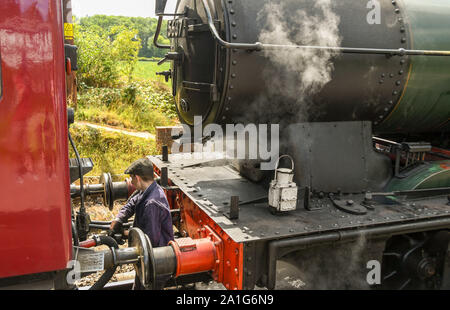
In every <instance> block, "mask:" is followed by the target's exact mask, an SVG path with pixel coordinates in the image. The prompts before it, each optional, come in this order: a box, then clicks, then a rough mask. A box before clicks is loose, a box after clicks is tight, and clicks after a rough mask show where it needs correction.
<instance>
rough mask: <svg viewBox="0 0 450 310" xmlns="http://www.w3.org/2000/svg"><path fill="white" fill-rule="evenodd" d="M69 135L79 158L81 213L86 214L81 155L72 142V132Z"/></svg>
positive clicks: (71, 142)
mask: <svg viewBox="0 0 450 310" xmlns="http://www.w3.org/2000/svg"><path fill="white" fill-rule="evenodd" d="M68 135H69V141H70V144H71V145H72V148H73V151H74V152H75V157H76V158H77V163H78V172H79V174H80V200H81V206H80V213H82V212H85V208H84V188H83V186H84V184H83V183H84V182H83V170H82V168H83V167H82V166H81V158H80V154H79V153H78V150H77V147H76V146H75V143H74V142H73V140H72V136H71V134H70V130H69V131H68Z"/></svg>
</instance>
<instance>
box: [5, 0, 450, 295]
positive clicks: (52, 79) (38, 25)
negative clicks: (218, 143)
mask: <svg viewBox="0 0 450 310" xmlns="http://www.w3.org/2000/svg"><path fill="white" fill-rule="evenodd" d="M368 4H370V5H372V6H370V5H368ZM165 6H166V1H163V0H159V1H156V14H157V15H158V16H159V23H158V28H157V31H156V34H155V38H154V43H155V45H156V46H157V47H159V48H164V49H167V51H168V52H167V55H166V58H165V59H164V60H162V61H161V62H165V61H170V62H171V63H172V65H171V69H170V71H167V72H161V73H160V74H161V75H164V76H166V78H167V80H169V79H171V80H172V91H173V95H174V98H175V102H176V108H177V111H178V115H179V118H180V120H181V121H182V123H183V124H185V126H184V129H185V131H189V130H190V129H194V128H195V127H196V126H198V125H199V124H198V120H201V122H200V123H201V125H200V126H201V127H202V128H205V127H207V126H208V125H211V124H217V125H221V126H227V124H238V123H240V124H243V125H249V124H253V123H257V124H277V125H279V128H280V131H279V132H280V153H281V154H283V155H284V156H281V157H280V159H279V161H278V163H279V164H280V166H282V165H284V164H285V162H284V160H285V158H290V159H291V162H292V166H291V167H290V168H278V166H276V167H273V169H272V170H271V171H266V170H264V169H262V165H263V164H264V161H265V159H264V158H256V159H251V160H250V159H247V158H245V159H239V160H234V159H233V160H232V159H227V158H226V157H225V158H221V159H203V158H196V157H195V156H191V157H189V156H188V157H187V156H185V155H186V153H183V154H171V155H169V152H168V147H167V146H166V147H163V150H162V155H158V156H150V158H151V159H152V161H153V163H154V168H155V172H156V174H157V175H158V177H159V178H160V179H159V182H160V184H161V186H163V188H164V189H165V191H166V194H167V198H168V201H169V203H170V206H171V209H172V214H173V219H174V225H175V226H176V228H177V231H178V232H179V234H178V237H177V238H176V240H175V241H174V242H172V243H171V244H169V245H168V246H167V247H163V248H152V245H151V242H150V241H149V240H148V238H147V237H146V236H145V235H144V234H143V233H142V232H141V231H140V230H139V229H137V228H131V230H130V233H129V240H128V248H125V249H120V248H118V247H117V240H116V239H114V238H111V237H107V236H96V237H94V238H90V237H89V234H88V233H89V231H90V228H92V227H93V224H96V223H95V222H92V221H90V220H89V217H88V216H87V215H86V213H85V210H84V208H83V206H82V208H81V209H80V212H79V213H78V214H76V215H75V214H71V213H72V212H71V204H70V198H71V197H72V198H74V197H81V201H82V203H83V200H84V198H85V197H86V196H87V195H91V194H92V195H93V194H98V193H101V194H102V195H103V196H104V201H105V204H106V205H108V206H110V207H111V206H112V202H113V201H114V200H115V199H118V198H127V197H128V196H130V195H131V193H132V191H133V188H132V187H131V185H130V184H129V183H127V182H119V183H116V182H113V181H112V179H111V177H110V175H108V174H105V175H104V176H103V178H102V182H101V183H102V184H98V185H89V186H87V185H85V184H83V175H84V174H85V173H86V172H87V171H89V168H90V167H92V162H91V161H89V160H87V159H82V158H80V156H79V155H78V152H76V154H77V158H76V159H73V160H70V161H69V159H68V156H67V149H68V142H67V140H68V138H70V135H69V136H68V130H67V123H68V122H69V123H70V118H72V117H73V116H72V115H71V114H70V113H69V120H68V117H67V109H66V102H65V98H66V95H65V89H66V85H65V83H64V81H65V80H66V77H65V75H66V74H65V72H64V70H65V69H66V71H68V70H69V71H70V69H71V68H72V67H71V63H73V62H76V61H75V59H71V57H70V56H68V53H66V54H64V35H63V17H62V15H61V12H62V11H63V7H62V4H61V3H60V2H59V1H55V2H47V1H41V0H33V1H15V2H14V3H13V2H3V3H2V4H0V8H1V10H0V14H1V15H0V16H1V18H0V20H2V21H3V22H1V23H0V34H1V36H0V56H1V61H2V66H1V68H2V71H1V75H0V76H1V84H0V85H2V97H1V99H0V110H1V112H0V117H1V119H2V121H1V122H0V146H1V150H2V151H1V153H0V156H1V157H0V165H1V170H2V171H3V173H2V175H1V176H0V184H1V188H2V189H3V191H4V194H3V195H2V198H1V199H2V203H1V207H0V210H1V216H0V227H1V230H0V236H1V237H2V240H3V244H2V246H1V247H0V260H1V261H0V262H1V264H0V266H2V267H0V285H2V286H9V287H11V286H13V285H24V283H28V284H29V283H33V285H43V284H44V283H46V285H49V286H51V287H55V288H73V285H70V283H68V282H67V281H66V280H67V276H68V274H70V271H69V269H68V268H69V267H68V264H67V263H68V262H70V261H76V262H78V264H80V265H81V270H82V271H83V275H84V274H87V273H89V272H92V271H93V270H100V269H106V271H105V273H104V275H103V276H102V278H101V279H100V281H99V282H98V283H97V284H96V285H94V288H102V287H103V286H104V285H105V283H106V282H107V281H108V280H109V278H110V277H111V276H112V274H113V273H114V271H115V268H116V267H117V266H120V265H121V264H129V263H133V264H135V268H136V271H137V273H138V274H139V275H140V277H139V278H140V280H141V282H142V284H143V285H144V286H146V287H147V288H152V287H154V283H155V278H156V276H159V275H171V276H172V278H173V279H176V280H177V281H184V282H185V283H194V282H198V281H201V280H205V279H206V280H214V281H216V282H218V283H222V284H223V285H224V286H225V287H226V288H227V289H230V290H232V289H237V290H241V289H254V288H255V287H256V286H259V287H266V288H269V289H275V288H277V274H279V273H280V271H281V270H280V264H282V263H283V264H288V265H289V266H291V269H290V270H295V272H296V273H297V272H298V274H300V276H299V277H300V279H301V280H302V281H304V285H305V287H306V288H318V289H322V288H358V289H361V288H383V289H440V288H449V287H450V269H449V268H450V260H449V247H448V246H449V228H450V150H449V140H450V139H449V131H450V122H449V121H450V101H449V97H448V94H449V93H450V92H449V91H450V89H449V87H450V86H449V85H450V83H449V81H450V72H449V70H448V68H450V58H449V57H448V56H449V55H450V52H449V50H450V37H449V36H448V35H447V34H446V29H448V28H449V26H450V25H449V23H450V20H449V18H448V16H450V7H449V6H448V5H447V4H446V3H445V2H444V1H441V0H432V1H431V2H430V1H428V2H427V3H423V2H420V1H415V0H413V1H401V0H400V1H398V0H395V1H384V0H383V1H368V2H366V1H353V0H344V1H339V2H336V3H335V2H333V3H332V2H331V1H326V0H321V1H309V0H284V1H278V2H276V1H275V2H274V1H268V0H245V1H243V0H227V1H219V0H180V1H178V2H177V7H176V11H175V12H174V13H170V14H168V13H166V12H165V10H164V8H165ZM369 7H371V8H372V9H373V10H375V11H374V14H375V15H370V14H372V13H373V12H372V11H371V9H369ZM377 14H378V15H377ZM164 16H170V17H171V19H170V20H169V23H168V30H167V33H168V36H169V37H170V38H171V44H170V46H164V45H161V44H160V43H159V42H158V36H159V34H160V32H161V27H162V21H163V18H164ZM280 17H282V18H280ZM299 17H301V18H299ZM371 17H373V18H372V19H371ZM36 47H39V48H36ZM67 49H68V50H70V47H69V46H67V47H66V50H67ZM67 59H69V61H68V60H67ZM64 63H66V68H64V66H63V65H62V64H64ZM68 63H69V65H67V64H68ZM216 128H217V127H216ZM247 128H248V127H247ZM250 138H251V134H248V132H247V135H244V142H246V141H247V140H249V139H250ZM220 139H221V137H220V136H217V135H214V134H211V135H210V136H200V139H198V140H195V137H194V139H193V140H192V139H190V142H192V143H194V144H202V143H206V141H212V140H220ZM174 140H175V141H174V142H175V143H179V144H183V141H182V140H183V138H182V137H174ZM71 142H72V141H71ZM259 142H260V141H259ZM71 144H72V146H73V147H74V149H75V150H76V146H75V145H73V143H71ZM274 175H275V176H276V177H275V179H273V178H274ZM77 179H80V186H75V185H70V183H73V182H74V181H75V180H77ZM97 224H99V223H97ZM37 232H39V233H37ZM116 237H117V238H118V239H120V237H121V236H116ZM101 244H104V245H107V246H109V247H110V249H109V250H105V251H96V252H92V251H90V250H89V249H90V248H92V247H95V246H98V245H101ZM93 261H95V262H97V264H93V263H92V262H93ZM378 265H379V266H378ZM99 266H100V267H99ZM378 267H379V268H378ZM372 268H374V269H372ZM377 271H379V274H377ZM372 276H373V277H372Z"/></svg>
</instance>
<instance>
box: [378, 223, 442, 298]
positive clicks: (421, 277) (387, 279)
mask: <svg viewBox="0 0 450 310" xmlns="http://www.w3.org/2000/svg"><path fill="white" fill-rule="evenodd" d="M448 240H449V233H448V232H447V231H440V232H420V233H414V234H408V235H400V236H394V237H392V238H391V239H390V240H388V242H387V243H386V248H385V251H384V253H383V262H382V267H381V269H382V283H381V288H382V289H389V290H406V289H407V290H424V289H425V290H426V289H439V288H440V287H441V279H442V272H443V268H444V262H445V255H446V252H447V247H448Z"/></svg>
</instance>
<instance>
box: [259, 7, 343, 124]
mask: <svg viewBox="0 0 450 310" xmlns="http://www.w3.org/2000/svg"><path fill="white" fill-rule="evenodd" d="M289 2H291V1H271V2H268V3H267V4H266V5H265V6H264V7H263V9H262V10H261V11H260V12H259V14H258V21H259V22H260V23H262V25H263V28H262V31H261V33H260V35H259V38H258V39H259V41H260V42H262V43H269V44H277V45H314V46H329V47H337V46H340V44H341V42H342V38H341V37H340V35H339V23H340V18H339V16H338V15H336V14H335V13H334V12H333V9H332V1H331V0H316V1H314V2H313V3H311V4H310V6H312V11H313V12H314V14H311V12H310V8H308V12H307V10H302V9H297V11H295V12H294V13H293V12H291V11H289V9H290V7H289ZM264 56H265V57H266V58H267V59H268V60H269V61H270V62H271V63H272V64H273V66H268V69H266V70H265V71H266V72H264V73H265V76H266V81H267V82H268V83H269V85H270V87H268V92H269V94H270V95H271V96H277V97H278V96H282V97H284V98H288V99H290V100H292V99H294V100H295V102H296V106H297V107H296V109H295V113H297V114H299V115H298V118H297V121H304V120H305V118H308V117H307V115H305V114H306V113H307V112H308V113H311V112H314V113H317V111H311V109H308V108H307V107H306V105H305V104H304V103H305V100H307V99H308V98H311V96H313V95H314V94H317V93H318V92H319V91H320V90H321V89H322V88H323V87H324V85H326V84H327V83H328V82H330V81H331V79H332V72H333V70H334V65H333V62H332V58H333V57H335V56H336V53H333V52H330V51H323V50H320V51H319V50H312V49H301V48H299V49H292V48H288V49H266V50H264ZM286 108H287V112H288V113H293V112H294V111H292V106H291V107H286Z"/></svg>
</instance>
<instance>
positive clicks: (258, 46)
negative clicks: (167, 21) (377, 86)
mask: <svg viewBox="0 0 450 310" xmlns="http://www.w3.org/2000/svg"><path fill="white" fill-rule="evenodd" d="M202 2H203V6H204V8H205V13H206V17H207V19H208V25H209V29H210V30H211V33H212V34H213V36H214V38H215V39H216V40H217V42H219V44H220V45H221V46H223V47H225V48H229V49H243V50H250V51H262V50H270V49H287V48H301V49H313V50H323V51H329V52H338V53H344V54H384V55H391V56H405V55H410V56H413V55H419V56H450V51H426V50H405V49H403V48H399V49H376V48H351V47H327V46H306V45H278V44H265V43H261V42H256V43H230V42H227V41H225V40H223V39H222V38H221V37H220V35H219V33H218V31H217V29H216V26H215V25H214V21H213V18H212V15H211V9H210V8H209V4H208V1H207V0H202Z"/></svg>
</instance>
